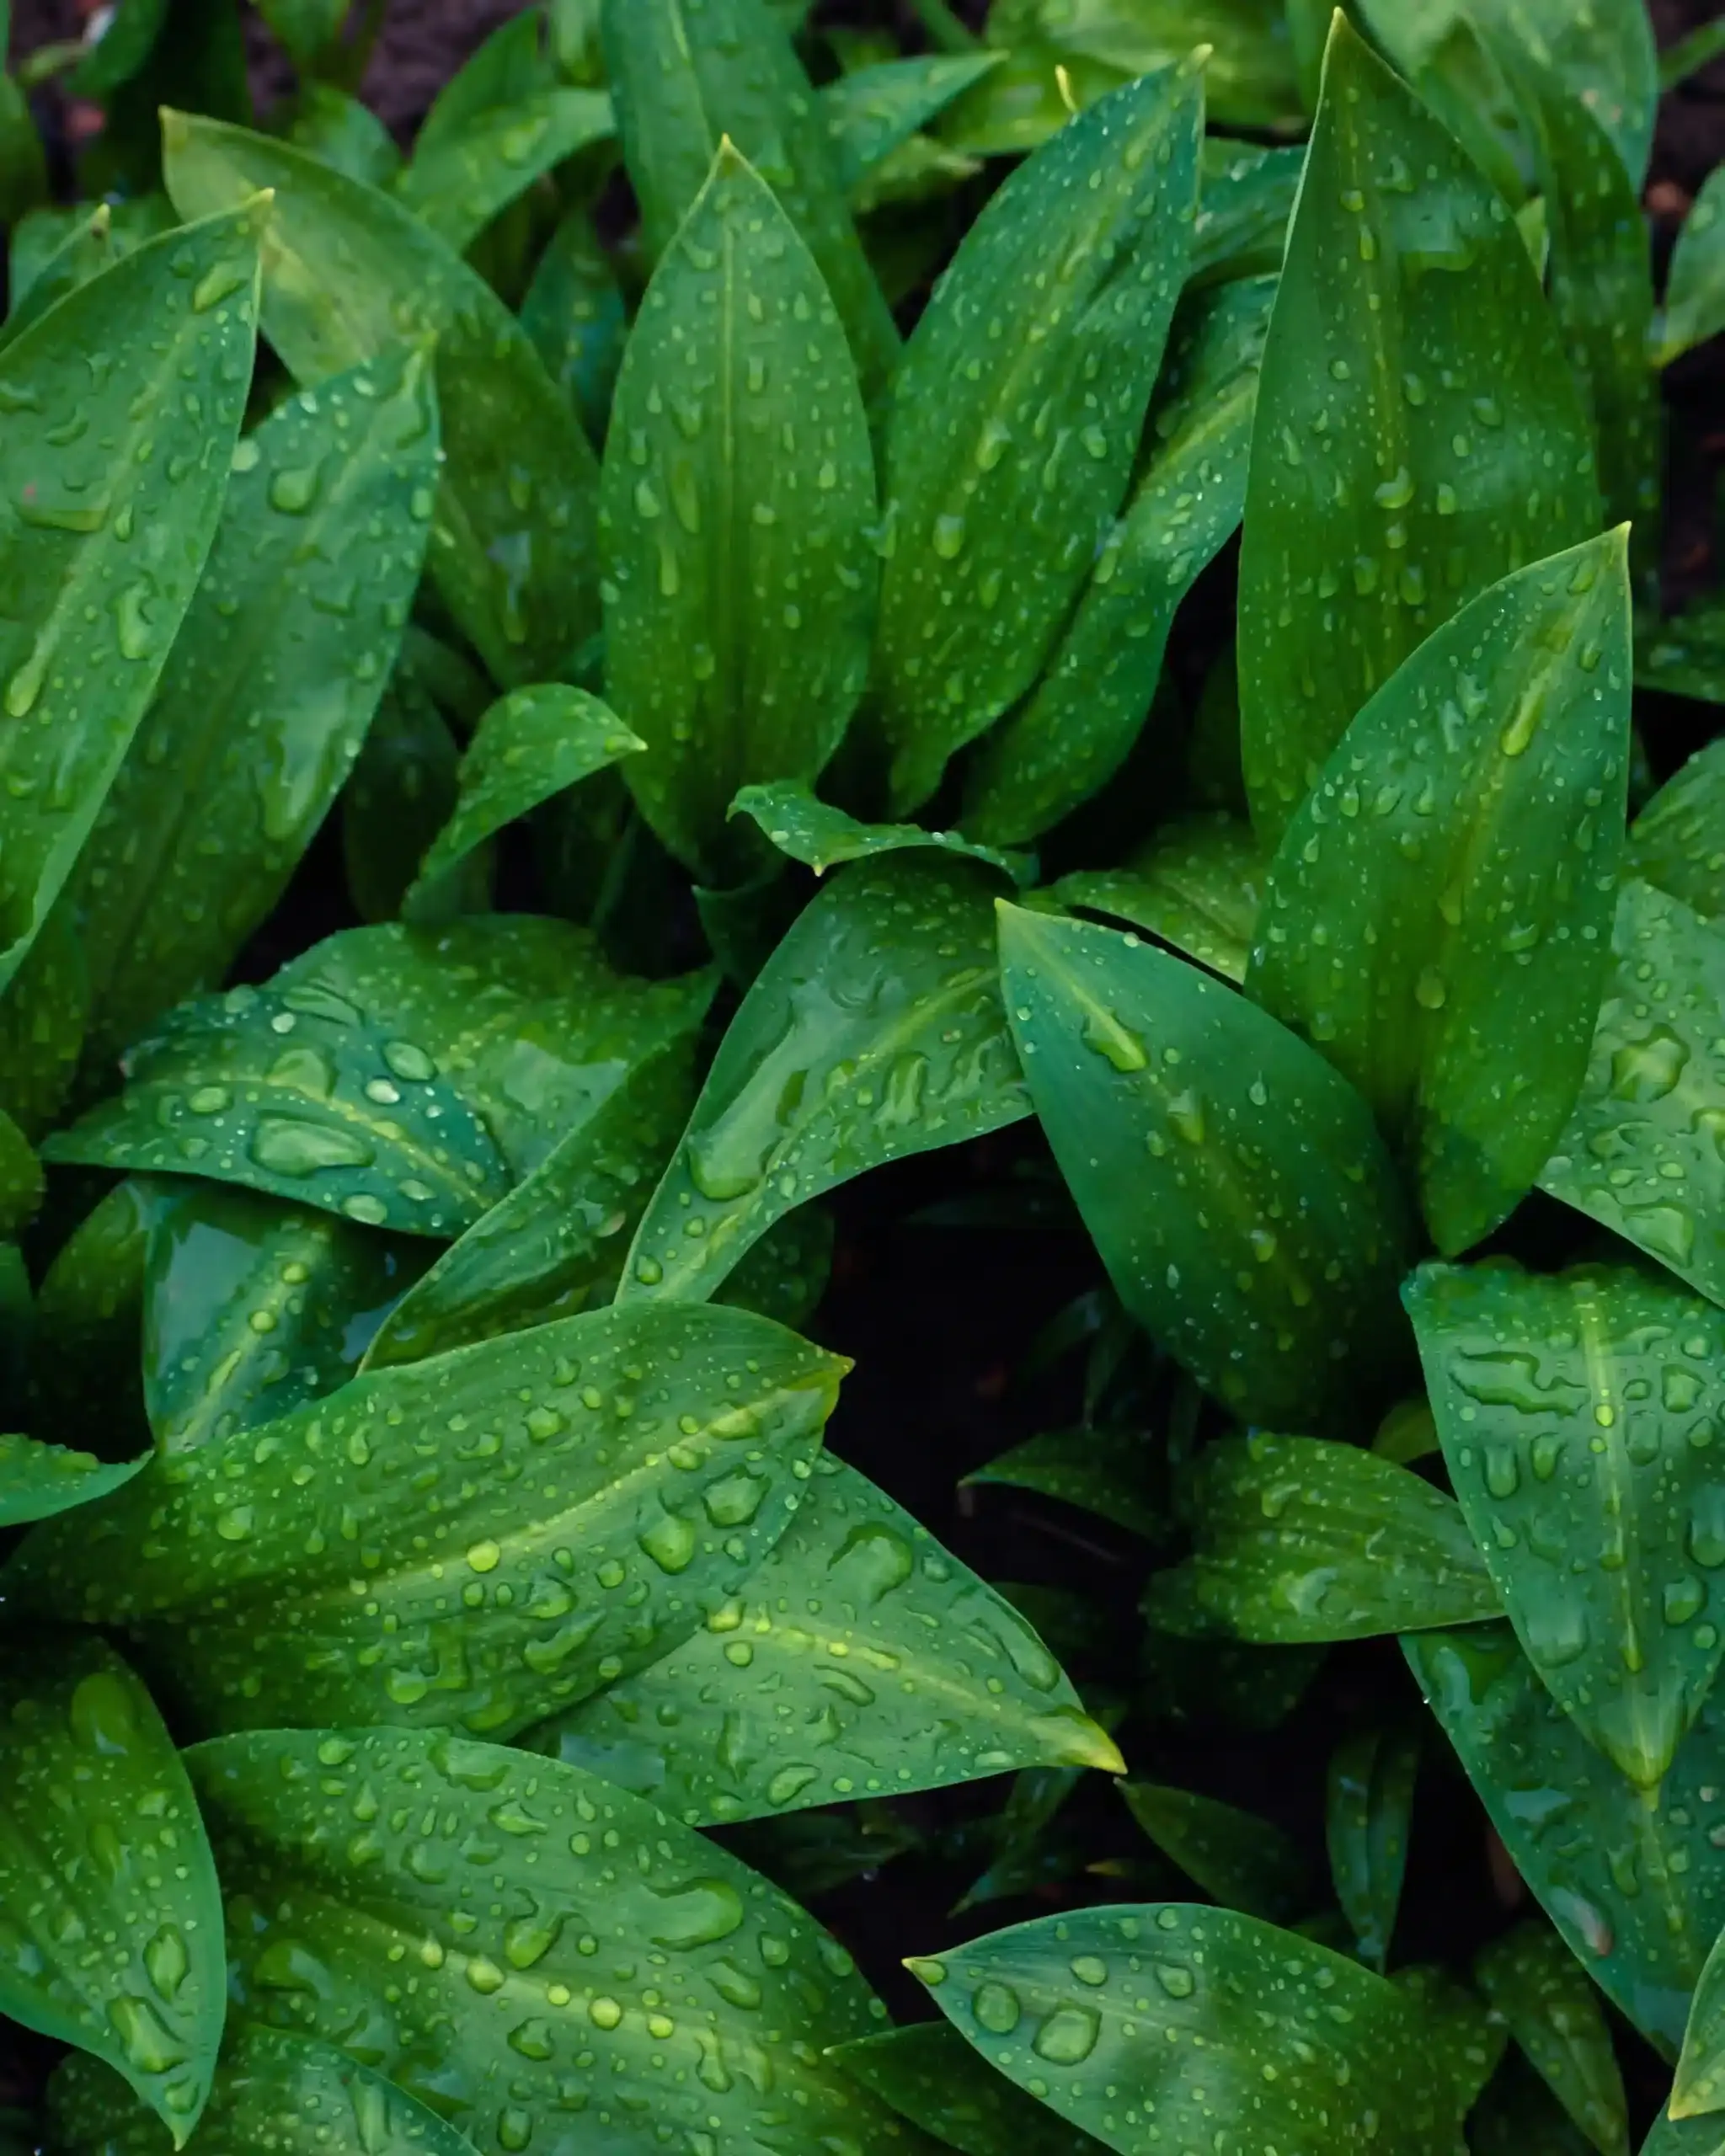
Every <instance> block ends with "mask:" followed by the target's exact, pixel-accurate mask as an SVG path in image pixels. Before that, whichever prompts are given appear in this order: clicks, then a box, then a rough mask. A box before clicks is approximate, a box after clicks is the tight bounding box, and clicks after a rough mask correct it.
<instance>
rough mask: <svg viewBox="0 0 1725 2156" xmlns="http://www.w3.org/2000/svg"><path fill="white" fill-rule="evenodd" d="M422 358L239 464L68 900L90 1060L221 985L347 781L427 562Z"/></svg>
mask: <svg viewBox="0 0 1725 2156" xmlns="http://www.w3.org/2000/svg"><path fill="white" fill-rule="evenodd" d="M437 454H438V432H437V414H436V406H435V400H434V398H433V396H432V391H431V383H430V373H429V370H428V368H427V365H426V361H425V355H423V354H421V353H419V352H416V351H414V350H395V351H393V352H391V353H390V354H389V355H387V357H386V358H384V359H383V360H380V361H379V362H377V364H375V365H372V364H367V365H366V366H361V367H360V368H359V369H357V370H355V371H354V372H353V373H351V374H350V375H347V376H341V377H338V378H337V379H336V380H334V381H332V382H324V383H323V384H321V385H320V386H319V387H318V388H317V389H316V390H315V391H310V392H303V393H302V394H301V395H300V396H298V397H295V398H290V399H289V400H288V401H287V402H286V403H284V404H282V405H281V406H280V407H279V408H278V409H277V410H276V411H275V413H274V414H272V415H271V417H270V418H269V419H266V420H265V421H264V424H263V425H262V426H260V427H259V429H258V430H257V431H256V433H254V434H253V435H249V436H248V438H247V439H246V440H244V441H243V442H242V443H241V444H240V445H239V446H238V448H237V449H236V450H235V451H234V455H233V467H234V468H233V473H232V478H230V479H229V481H228V485H227V499H226V500H225V501H224V502H223V504H222V520H221V522H220V524H219V525H218V526H217V527H216V542H215V545H214V546H213V547H212V548H211V554H210V561H209V565H208V567H207V568H206V571H205V573H204V576H203V579H202V581H201V582H200V584H199V586H198V590H197V594H196V596H195V598H194V599H193V600H192V603H191V606H190V608H189V609H188V611H187V613H186V617H185V622H184V626H183V627H182V628H181V630H180V633H179V637H178V638H176V639H175V642H174V649H173V651H172V653H171V654H170V655H169V658H168V664H167V665H166V667H165V668H164V669H163V675H162V680H161V684H160V686H159V687H158V691H157V694H156V698H155V701H154V702H153V703H152V705H151V707H150V709H149V711H148V712H147V714H146V716H145V718H144V719H143V721H142V724H141V725H140V726H139V728H138V729H137V733H136V735H135V737H134V738H133V740H132V744H131V748H130V750H128V751H127V754H126V761H125V762H124V763H123V764H122V765H121V766H120V772H119V775H118V776H117V778H116V779H115V783H114V786H113V788H112V790H111V791H110V792H109V795H108V798H107V800H106V801H105V802H104V804H103V809H102V813H101V814H100V815H99V817H98V819H97V820H96V825H95V828H94V830H93V831H92V832H91V834H90V837H89V840H88V842H87V844H86V845H85V847H84V850H83V852H82V854H81V855H80V856H79V857H78V862H77V868H76V870H75V871H74V873H73V874H72V879H71V882H70V883H69V884H68V886H67V894H66V899H65V903H66V904H67V905H69V906H71V907H72V910H73V912H74V914H75V916H76V919H77V929H78V935H79V937H80V940H81V942H82V943H83V952H84V958H85V963H86V964H87V965H88V969H89V977H90V991H91V1001H92V1013H91V1017H92V1027H91V1035H90V1040H89V1043H88V1054H90V1055H91V1056H93V1057H107V1056H111V1055H114V1054H117V1053H118V1052H119V1051H120V1049H124V1048H126V1046H128V1045H129V1044H130V1043H131V1042H132V1041H134V1040H135V1039H136V1038H137V1037H138V1035H139V1034H140V1033H142V1032H143V1030H144V1028H145V1027H147V1026H148V1025H149V1024H150V1023H151V1022H152V1020H154V1019H155V1018H157V1017H159V1016H160V1014H161V1013H162V1012H163V1011H165V1010H167V1009H168V1007H169V1006H171V1005H173V1004H174V1003H177V1002H179V1001H181V999H182V998H184V997H185V996H189V995H196V994H197V993H199V991H200V990H204V989H208V988H213V987H216V986H217V985H219V984H220V983H221V981H222V979H223V978H224V976H225V975H226V974H227V971H228V969H229V967H230V966H231V965H232V962H233V959H234V958H235V956H236V955H237V953H238V952H239V950H240V949H241V948H242V947H243V945H244V944H245V942H247V941H248V938H249V937H251V935H252V934H253V932H254V930H256V928H257V927H258V926H259V923H260V922H261V921H264V919H265V918H266V917H267V916H268V915H269V914H270V911H271V910H272V909H273V908H274V907H275V904H276V902H277V900H278V899H280V895H281V893H282V891H283V889H284V888H285V887H286V883H287V880H288V878H289V877H290V876H291V874H292V873H293V871H294V869H295V868H296V867H297V865H298V862H299V860H300V857H301V855H302V853H303V852H304V851H305V849H306V847H307V846H308V845H309V844H310V843H311V841H312V838H313V837H314V836H315V835H316V834H317V831H318V826H319V825H321V823H322V822H323V818H324V817H325V815H326V814H328V810H329V807H330V804H331V803H332V802H333V801H334V798H335V796H336V793H337V792H338V791H339V788H340V787H341V785H342V782H343V781H344V779H345V778H346V776H347V774H348V772H349V771H350V769H351V768H352V766H353V762H354V760H355V757H356V756H357V755H358V754H359V751H360V743H361V741H362V740H363V739H365V735H366V728H368V727H369V725H370V724H371V718H372V714H373V712H375V711H376V709H377V699H378V696H379V694H380V692H381V691H382V686H383V683H384V681H385V680H387V676H388V675H389V671H390V669H391V668H392V667H393V664H394V663H395V657H396V651H397V647H398V644H399V643H400V639H401V624H402V621H403V617H404V616H405V615H406V612H407V610H408V608H409V606H410V604H411V603H412V600H413V595H414V590H415V588H416V586H417V585H418V584H419V571H420V567H421V564H422V563H423V562H424V559H425V537H426V522H425V519H426V517H427V515H429V512H430V489H431V488H432V487H433V486H435V483H436V474H437Z"/></svg>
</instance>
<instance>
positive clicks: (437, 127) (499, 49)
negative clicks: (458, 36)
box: [415, 8, 557, 150]
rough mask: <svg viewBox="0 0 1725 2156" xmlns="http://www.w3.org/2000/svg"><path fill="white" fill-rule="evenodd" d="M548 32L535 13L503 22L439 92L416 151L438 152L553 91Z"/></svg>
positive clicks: (553, 69)
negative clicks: (499, 114)
mask: <svg viewBox="0 0 1725 2156" xmlns="http://www.w3.org/2000/svg"><path fill="white" fill-rule="evenodd" d="M544 32H545V17H544V14H543V13H542V11H541V10H540V9H539V8H522V9H521V11H520V12H519V13H516V14H514V15H511V16H510V17H509V18H508V19H507V20H505V21H504V22H502V23H499V24H498V26H497V28H496V29H494V30H493V31H492V32H491V34H490V35H489V37H487V38H486V39H484V40H483V42H482V43H481V44H480V45H478V47H477V49H476V50H475V51H473V52H472V53H470V54H469V55H468V56H467V59H466V60H465V61H463V62H462V65H461V66H460V67H458V68H457V70H456V72H454V74H453V75H451V77H450V78H449V80H448V81H447V82H446V83H444V84H443V85H442V86H441V88H440V89H439V90H438V93H437V94H436V96H435V98H433V99H432V100H431V109H430V111H429V112H428V113H427V114H426V115H425V120H423V121H422V122H421V124H420V127H419V135H418V137H417V139H416V145H415V147H417V148H419V149H421V150H435V149H438V148H440V147H442V146H443V145H444V144H445V143H447V142H452V141H457V139H459V137H460V136H462V134H463V133H464V132H465V131H467V129H468V128H469V127H471V126H473V124H474V123H475V122H476V121H477V120H481V119H483V117H484V115H486V114H487V113H491V112H495V111H497V110H499V109H500V108H502V107H504V106H506V105H512V104H521V102H522V101H523V100H524V99H527V98H532V97H537V96H538V95H539V94H540V93H541V92H542V91H545V90H549V89H553V88H555V87H556V84H557V69H556V67H555V66H554V64H553V59H552V56H551V54H550V53H549V52H548V51H547V50H546V44H545V35H544Z"/></svg>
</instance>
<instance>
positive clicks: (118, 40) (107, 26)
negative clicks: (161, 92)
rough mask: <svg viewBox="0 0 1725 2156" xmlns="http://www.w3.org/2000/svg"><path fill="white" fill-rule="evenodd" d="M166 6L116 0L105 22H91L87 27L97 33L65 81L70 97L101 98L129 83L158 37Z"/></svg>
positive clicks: (161, 1) (161, 0)
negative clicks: (85, 53)
mask: <svg viewBox="0 0 1725 2156" xmlns="http://www.w3.org/2000/svg"><path fill="white" fill-rule="evenodd" d="M167 18H168V0H115V6H114V8H113V9H112V11H111V12H110V13H109V15H108V18H107V19H106V21H105V22H103V21H102V20H101V18H100V17H97V18H95V19H93V21H92V23H91V25H90V28H91V29H92V30H94V31H95V33H96V34H95V35H94V36H93V37H89V38H88V54H87V56H86V57H85V58H84V59H83V60H81V61H79V62H78V64H77V67H75V68H73V69H72V72H71V73H70V74H69V75H68V76H67V78H66V87H67V89H68V90H70V91H71V93H72V95H73V96H74V97H77V98H104V97H106V96H107V95H108V94H109V93H110V92H111V91H114V90H116V89H118V88H120V86H121V84H122V83H128V82H130V81H131V78H132V77H133V76H134V75H136V74H137V72H139V70H140V69H141V68H142V67H143V65H144V62H145V61H147V59H148V58H149V57H150V54H151V51H152V48H153V47H154V45H155V43H156V40H157V39H158V37H159V36H160V35H161V33H162V25H163V23H164V22H165V21H166V20H167ZM98 24H99V25H100V26H99V28H98Z"/></svg>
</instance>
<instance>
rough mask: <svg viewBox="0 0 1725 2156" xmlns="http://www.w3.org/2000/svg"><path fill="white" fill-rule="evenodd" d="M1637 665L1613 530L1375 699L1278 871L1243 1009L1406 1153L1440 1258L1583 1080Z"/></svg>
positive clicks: (1517, 1182)
mask: <svg viewBox="0 0 1725 2156" xmlns="http://www.w3.org/2000/svg"><path fill="white" fill-rule="evenodd" d="M1629 649H1630V626H1629V588H1628V579H1627V573H1626V560H1625V551H1624V535H1623V534H1622V533H1621V531H1620V532H1614V533H1611V534H1610V535H1608V536H1606V537H1605V538H1603V539H1597V540H1593V541H1591V542H1589V544H1588V545H1586V546H1585V547H1577V548H1575V549H1574V550H1573V552H1570V553H1567V554H1560V555H1558V556H1557V557H1556V558H1554V559H1553V560H1551V561H1549V562H1542V563H1537V564H1535V566H1534V567H1532V568H1526V569H1522V570H1519V571H1518V572H1517V573H1516V574H1514V575H1512V576H1509V577H1507V578H1506V579H1504V580H1503V583H1502V584H1497V585H1494V586H1493V588H1492V590H1489V591H1487V592H1484V593H1482V595H1480V597H1478V598H1477V599H1476V600H1473V601H1472V603H1471V605H1469V606H1466V607H1464V608H1463V609H1462V611H1461V612H1460V613H1459V614H1457V615H1456V616H1455V618H1454V619H1453V620H1451V621H1450V622H1445V624H1444V626H1443V627H1440V628H1439V629H1438V630H1437V631H1436V632H1435V633H1434V635H1432V636H1431V637H1430V638H1429V639H1428V640H1427V642H1426V643H1423V645H1422V646H1421V647H1420V648H1419V649H1418V651H1417V652H1415V653H1414V654H1413V656H1412V657H1411V658H1410V659H1407V660H1406V661H1405V662H1404V663H1403V664H1402V666H1400V667H1399V668H1398V669H1397V671H1396V672H1395V673H1394V674H1393V675H1391V678H1390V679H1389V680H1387V681H1386V683H1385V685H1384V686H1383V687H1382V688H1381V690H1379V691H1378V692H1377V693H1376V694H1375V696H1373V697H1372V698H1371V699H1370V702H1368V703H1367V704H1366V706H1365V709H1364V710H1363V711H1362V712H1360V713H1359V717H1358V718H1356V719H1355V720H1354V722H1353V723H1352V724H1351V725H1350V726H1349V727H1348V730H1347V732H1346V733H1345V734H1343V737H1342V739H1341V740H1340V741H1339V742H1338V744H1337V746H1336V750H1335V753H1334V755H1332V757H1331V759H1330V760H1329V762H1328V763H1327V765H1326V766H1325V767H1324V771H1323V775H1322V777H1321V779H1320V780H1319V782H1318V784H1317V786H1316V789H1315V790H1314V791H1313V792H1312V793H1311V795H1309V796H1308V798H1307V799H1306V802H1305V803H1304V805H1303V806H1302V807H1301V808H1300V809H1298V810H1297V811H1296V812H1295V815H1294V817H1293V819H1292V820H1291V821H1290V823H1289V825H1288V826H1287V829H1286V830H1285V831H1284V834H1283V836H1282V841H1281V844H1280V846H1279V848H1278V850H1277V852H1276V855H1275V858H1274V861H1273V862H1271V864H1270V870H1269V875H1268V886H1267V890H1266V895H1265V902H1264V905H1263V910H1262V912H1261V913H1260V915H1259V921H1258V940H1257V941H1256V942H1255V943H1254V945H1253V947H1252V962H1251V964H1250V966H1249V968H1248V969H1247V990H1248V991H1249V992H1250V993H1251V994H1252V995H1253V996H1254V997H1256V999H1257V1000H1258V1001H1259V1002H1260V1003H1262V1004H1263V1006H1264V1007H1265V1008H1266V1009H1267V1010H1268V1011H1273V1012H1274V1014H1275V1016H1276V1017H1279V1018H1280V1019H1282V1020H1283V1021H1284V1023H1286V1024H1288V1025H1290V1026H1292V1027H1295V1028H1296V1029H1297V1030H1299V1031H1300V1032H1301V1033H1304V1034H1305V1035H1306V1038H1308V1039H1310V1040H1311V1041H1313V1042H1315V1043H1317V1044H1318V1045H1319V1046H1321V1047H1322V1050H1323V1053H1324V1054H1325V1055H1326V1056H1327V1057H1328V1059H1330V1061H1331V1062H1332V1063H1333V1064H1334V1065H1336V1066H1337V1068H1338V1070H1341V1071H1343V1073H1344V1074H1345V1075H1347V1076H1348V1078H1349V1079H1351V1080H1352V1081H1353V1082H1354V1085H1356V1086H1358V1087H1359V1090H1360V1091H1361V1092H1362V1094H1364V1096H1365V1098H1366V1099H1367V1100H1368V1101H1370V1102H1371V1104H1372V1106H1373V1107H1374V1108H1375V1110H1376V1112H1377V1115H1378V1119H1379V1122H1380V1123H1381V1124H1382V1125H1383V1126H1384V1127H1385V1128H1386V1129H1388V1130H1391V1131H1392V1132H1395V1133H1397V1134H1399V1135H1400V1136H1401V1138H1402V1143H1403V1146H1404V1150H1405V1151H1406V1153H1407V1156H1408V1157H1409V1159H1410V1161H1411V1162H1412V1164H1413V1167H1414V1169H1415V1171H1416V1173H1417V1177H1418V1185H1419V1191H1420V1197H1421V1200H1422V1203H1423V1207H1424V1211H1425V1216H1426V1219H1427V1220H1428V1222H1429V1225H1430V1227H1431V1230H1432V1234H1433V1237H1434V1240H1435V1241H1436V1242H1437V1245H1438V1247H1439V1249H1440V1250H1442V1251H1449V1252H1454V1251H1461V1250H1465V1249H1466V1248H1467V1247H1468V1246H1470V1245H1471V1244H1473V1243H1476V1242H1477V1241H1480V1240H1481V1239H1482V1237H1483V1236H1484V1235H1487V1234H1488V1233H1489V1232H1490V1231H1491V1230H1492V1229H1493V1228H1494V1227H1496V1226H1497V1225H1498V1222H1499V1221H1501V1220H1502V1219H1503V1217H1504V1216H1505V1214H1508V1213H1509V1211H1510V1210H1511V1209H1512V1208H1513V1207H1514V1204H1515V1203H1516V1202H1517V1201H1518V1200H1519V1198H1521V1197H1522V1195H1523V1194H1524V1193H1525V1192H1526V1191H1527V1189H1528V1188H1529V1187H1530V1186H1531V1184H1532V1183H1533V1182H1535V1179H1536V1178H1537V1177H1538V1175H1539V1172H1540V1170H1541V1166H1543V1165H1544V1163H1545V1161H1546V1159H1547V1158H1548V1156H1549V1155H1550V1154H1551V1149H1552V1147H1553V1145H1555V1144H1556V1143H1557V1139H1558V1136H1559V1134H1560V1133H1561V1132H1562V1129H1563V1125H1564V1122H1565V1119H1566V1118H1567V1116H1568V1114H1569V1111H1570V1109H1571V1107H1573V1104H1574V1100H1575V1096H1576V1092H1577V1090H1578V1087H1579V1086H1580V1083H1581V1076H1582V1073H1583V1070H1585V1069H1586V1067H1587V1052H1588V1043H1589V1039H1590V1038H1592V1033H1593V1022H1594V1012H1595V1011H1596V1010H1597V1009H1598V1007H1599V993H1600V989H1601V986H1602V985H1603V982H1604V979H1605V970H1606V968H1607V966H1608V964H1609V963H1610V921H1611V913H1612V909H1613V906H1614V905H1615V903H1616V884H1617V866H1618V862H1619V859H1620V857H1621V830H1622V825H1623V802H1624V791H1625V787H1626V780H1627V774H1628V766H1629V698H1630V656H1629ZM1362 809H1363V810H1364V812H1365V813H1364V814H1362V813H1361V812H1362Z"/></svg>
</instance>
